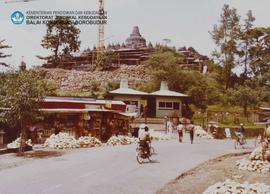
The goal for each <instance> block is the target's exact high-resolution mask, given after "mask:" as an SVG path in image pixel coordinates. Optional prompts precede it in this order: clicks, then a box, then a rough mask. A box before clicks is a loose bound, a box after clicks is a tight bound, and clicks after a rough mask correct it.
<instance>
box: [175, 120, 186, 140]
mask: <svg viewBox="0 0 270 194" xmlns="http://www.w3.org/2000/svg"><path fill="white" fill-rule="evenodd" d="M177 131H178V135H179V142H180V143H182V141H183V134H184V131H185V126H184V125H183V124H182V123H181V122H179V124H178V125H177Z"/></svg>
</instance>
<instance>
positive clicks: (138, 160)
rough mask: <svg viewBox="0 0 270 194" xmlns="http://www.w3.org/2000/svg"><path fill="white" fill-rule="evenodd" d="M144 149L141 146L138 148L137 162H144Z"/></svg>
mask: <svg viewBox="0 0 270 194" xmlns="http://www.w3.org/2000/svg"><path fill="white" fill-rule="evenodd" d="M142 154H143V153H142V150H141V149H140V148H139V149H138V151H137V153H136V158H137V162H138V163H139V164H142V163H143V161H144V160H143V158H142Z"/></svg>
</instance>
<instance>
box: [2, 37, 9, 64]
mask: <svg viewBox="0 0 270 194" xmlns="http://www.w3.org/2000/svg"><path fill="white" fill-rule="evenodd" d="M4 42H5V40H0V58H6V57H10V56H11V55H6V54H4V53H3V52H1V49H7V48H11V46H8V45H5V44H4ZM0 65H2V66H5V67H8V65H7V64H6V63H4V62H1V61H0Z"/></svg>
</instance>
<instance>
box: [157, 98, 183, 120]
mask: <svg viewBox="0 0 270 194" xmlns="http://www.w3.org/2000/svg"><path fill="white" fill-rule="evenodd" d="M159 102H172V103H173V102H176V103H179V109H161V108H160V107H159ZM174 113H177V114H178V116H179V117H181V116H182V101H181V99H180V98H176V97H156V117H159V118H163V117H165V116H170V115H173V114H174Z"/></svg>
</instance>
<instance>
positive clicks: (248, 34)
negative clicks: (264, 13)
mask: <svg viewBox="0 0 270 194" xmlns="http://www.w3.org/2000/svg"><path fill="white" fill-rule="evenodd" d="M246 15H247V18H246V19H245V20H244V21H245V23H244V25H243V29H242V30H241V33H240V44H239V47H240V51H239V57H240V59H239V62H240V64H243V66H244V72H243V73H242V77H243V78H244V81H245V80H246V79H247V77H248V74H250V72H249V69H250V61H251V57H250V52H249V51H250V49H251V47H252V44H253V41H252V37H253V33H252V29H253V22H254V21H255V17H254V16H253V15H252V11H251V10H249V11H248V12H247V14H246Z"/></svg>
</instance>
